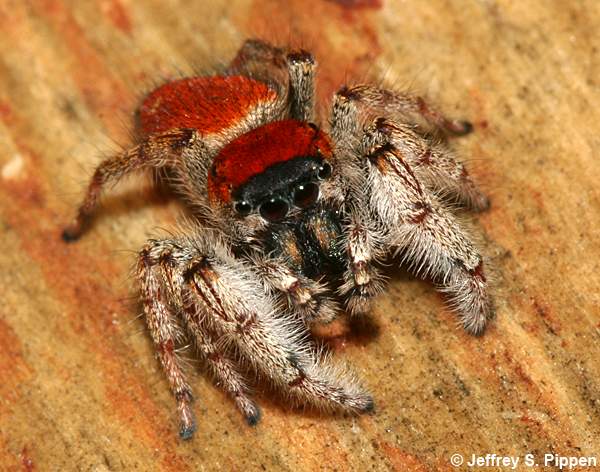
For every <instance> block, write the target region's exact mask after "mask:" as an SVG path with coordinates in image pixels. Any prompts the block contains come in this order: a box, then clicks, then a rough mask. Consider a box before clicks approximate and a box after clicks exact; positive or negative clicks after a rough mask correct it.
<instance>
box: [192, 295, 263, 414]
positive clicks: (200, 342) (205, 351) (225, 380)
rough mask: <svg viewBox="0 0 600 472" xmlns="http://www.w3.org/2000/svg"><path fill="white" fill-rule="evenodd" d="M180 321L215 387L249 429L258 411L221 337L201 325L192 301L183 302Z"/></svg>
mask: <svg viewBox="0 0 600 472" xmlns="http://www.w3.org/2000/svg"><path fill="white" fill-rule="evenodd" d="M184 303H185V307H184V311H183V318H184V320H185V323H186V326H187V328H188V329H189V331H190V332H191V333H192V334H193V335H194V340H195V341H196V348H197V350H198V351H199V353H200V354H201V355H202V357H203V358H204V360H205V361H206V364H207V365H208V367H209V369H210V371H211V373H212V375H213V377H214V379H215V381H216V383H217V385H219V386H220V387H221V388H222V389H223V390H225V391H226V392H227V393H228V394H229V395H230V396H231V398H232V399H233V400H234V402H235V404H236V406H237V407H238V409H239V410H240V411H241V412H242V414H243V415H244V418H246V421H247V422H248V424H249V425H250V426H254V425H256V424H257V423H258V421H259V420H260V409H259V408H258V405H257V404H256V403H255V402H254V400H252V398H251V397H250V395H249V392H248V386H247V383H246V379H244V376H243V375H242V374H241V373H240V372H239V370H238V367H237V365H236V363H235V362H234V361H233V360H232V359H231V358H230V357H229V356H228V355H227V352H228V349H227V346H226V345H223V344H224V343H222V342H220V341H221V339H222V337H221V336H220V335H219V334H218V333H216V332H214V331H213V330H211V329H210V327H209V326H208V325H207V324H206V323H203V322H202V317H201V313H200V312H199V310H198V307H197V306H196V305H195V304H194V303H193V302H191V301H188V302H184Z"/></svg>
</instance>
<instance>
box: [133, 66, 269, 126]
mask: <svg viewBox="0 0 600 472" xmlns="http://www.w3.org/2000/svg"><path fill="white" fill-rule="evenodd" d="M276 99H277V94H276V93H275V91H274V90H273V89H271V88H270V87H269V86H268V85H266V84H265V83H263V82H259V81H258V80H254V79H251V78H249V77H244V76H214V77H192V78H187V79H181V80H177V81H174V82H169V83H167V84H165V85H163V86H161V87H159V88H157V89H156V90H154V91H153V92H152V93H150V94H149V95H148V96H147V97H146V99H145V100H144V102H143V103H142V105H141V107H140V112H139V113H140V126H141V130H142V132H143V133H144V134H146V135H149V134H152V133H160V132H164V131H169V130H171V129H176V128H189V129H196V130H199V131H200V132H202V133H203V134H212V133H220V132H223V131H225V130H227V129H229V128H231V127H233V126H235V125H237V124H239V123H240V122H241V121H243V120H244V119H245V118H246V117H247V116H248V115H250V114H251V113H252V112H253V111H255V110H256V109H258V108H260V107H261V106H264V105H265V104H268V103H270V102H274V101H275V100H276Z"/></svg>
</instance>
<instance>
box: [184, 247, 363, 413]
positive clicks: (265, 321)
mask: <svg viewBox="0 0 600 472" xmlns="http://www.w3.org/2000/svg"><path fill="white" fill-rule="evenodd" d="M194 244H195V246H196V247H202V249H201V251H200V252H202V251H204V249H206V250H207V252H206V253H207V254H210V252H208V251H210V249H209V248H208V247H206V246H204V244H203V243H202V241H195V243H194ZM186 279H187V285H188V294H189V296H190V297H192V299H193V300H194V303H196V304H197V306H198V308H199V310H200V311H201V312H202V313H205V314H206V320H207V322H208V323H211V324H212V326H213V328H214V329H215V330H217V331H218V332H220V333H223V335H224V336H225V337H226V338H227V339H228V340H229V341H230V342H231V343H232V344H233V345H235V346H236V348H237V350H238V352H239V353H240V354H241V355H242V357H243V358H245V359H246V360H247V361H248V362H249V363H250V364H251V365H252V366H253V368H254V369H255V370H256V371H257V372H259V373H260V374H262V376H264V377H266V378H268V379H270V380H271V381H272V382H274V383H275V385H277V386H278V387H279V388H280V389H281V390H282V391H284V392H286V393H287V394H288V395H289V396H290V397H292V398H293V399H295V400H296V401H297V402H300V403H303V404H307V403H308V404H313V405H315V406H319V407H321V408H324V409H341V410H346V411H354V412H364V411H369V410H371V409H372V408H373V401H372V399H371V397H370V396H369V395H368V394H366V393H365V392H363V391H362V390H361V389H360V388H359V386H358V385H357V382H356V381H355V379H354V378H353V377H352V376H351V375H349V374H348V373H346V372H344V371H343V370H340V369H339V368H335V367H334V366H332V365H330V364H329V362H325V361H324V360H323V358H322V357H320V356H319V355H318V354H317V353H316V351H315V349H314V348H313V347H312V346H311V345H310V344H309V343H308V341H307V340H306V336H307V332H306V330H305V328H304V327H303V326H302V324H300V323H298V321H296V320H294V319H292V318H289V317H286V316H284V315H283V314H282V313H281V312H280V311H279V309H278V307H277V304H276V302H275V300H273V298H272V297H270V296H269V295H267V294H266V293H265V291H264V288H263V286H262V283H261V281H260V278H259V276H258V275H257V274H256V273H255V272H254V271H253V270H251V269H250V267H249V266H247V265H245V264H244V263H242V262H240V261H239V260H235V259H232V258H231V257H230V256H226V255H224V254H222V255H221V257H219V258H215V257H198V258H196V259H195V261H194V262H192V263H190V266H189V268H188V270H187V271H186Z"/></svg>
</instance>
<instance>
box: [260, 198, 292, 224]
mask: <svg viewBox="0 0 600 472" xmlns="http://www.w3.org/2000/svg"><path fill="white" fill-rule="evenodd" d="M288 209H289V206H288V204H287V202H286V201H285V200H282V199H281V198H271V199H270V200H269V201H267V202H265V203H263V204H262V205H261V206H260V215H261V216H262V217H263V218H264V219H265V220H267V221H279V220H281V219H282V218H284V217H285V215H287V212H288Z"/></svg>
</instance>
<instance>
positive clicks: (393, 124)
mask: <svg viewBox="0 0 600 472" xmlns="http://www.w3.org/2000/svg"><path fill="white" fill-rule="evenodd" d="M315 71H316V63H315V61H314V59H313V57H312V56H311V55H310V54H309V53H307V52H305V51H289V50H286V49H284V48H278V47H274V46H272V45H270V44H267V43H265V42H262V41H258V40H249V41H246V43H245V44H244V45H243V47H242V48H241V49H240V51H239V52H238V54H237V56H236V58H235V59H234V61H233V62H232V63H231V65H230V66H229V67H228V68H227V69H226V70H224V71H222V72H221V73H220V74H219V75H215V76H209V77H193V78H187V79H181V80H177V81H174V82H170V83H167V84H165V85H163V86H161V87H159V88H158V89H156V90H155V91H153V92H152V93H150V94H149V95H148V96H147V98H146V99H145V100H144V102H143V103H142V105H141V107H140V110H139V117H140V125H141V126H140V128H141V134H142V137H141V139H140V142H139V143H138V144H137V145H136V146H134V147H132V148H130V149H128V150H126V151H124V152H122V153H120V154H118V155H116V156H114V157H112V158H109V159H107V160H106V161H104V162H102V163H101V164H100V166H99V167H98V168H97V169H96V172H95V173H94V176H93V177H92V181H91V183H90V185H89V187H88V190H87V193H86V196H85V198H84V200H83V202H82V204H81V205H80V207H79V211H78V213H77V216H76V218H75V220H74V221H73V223H72V224H71V225H69V226H68V227H67V228H66V229H65V231H64V232H63V237H64V239H65V240H67V241H73V240H75V239H77V238H78V237H79V236H80V235H81V233H82V232H83V230H84V228H85V227H86V226H87V223H88V221H89V219H90V216H91V215H92V213H93V212H94V210H95V208H96V207H97V205H98V201H99V196H100V193H101V190H102V189H103V188H104V187H105V186H106V184H108V183H111V182H115V181H117V180H118V179H120V178H121V177H122V176H124V175H125V174H128V173H130V172H133V171H137V170H141V169H161V168H166V169H168V170H169V172H168V173H165V174H164V175H166V176H168V177H167V178H168V179H169V182H170V183H171V184H172V185H173V186H174V187H175V189H176V190H177V191H178V192H179V194H181V195H182V196H183V197H184V198H185V199H186V201H187V202H188V203H189V206H190V209H191V212H192V214H193V215H194V221H193V223H192V224H188V228H187V233H183V232H182V234H181V236H179V237H173V238H166V239H158V240H150V241H148V243H147V244H146V245H145V247H144V248H143V249H142V250H141V252H140V254H139V258H138V264H137V275H138V278H139V280H140V284H141V297H142V302H143V306H144V314H145V317H146V322H147V324H148V328H149V331H150V335H151V336H152V339H153V341H154V343H155V345H156V349H157V352H158V356H159V359H160V362H161V364H162V366H163V369H164V371H165V373H166V376H167V379H168V381H169V384H170V386H171V389H172V390H173V393H174V395H175V398H176V402H177V408H178V412H179V416H180V435H181V437H183V438H189V437H191V436H192V434H193V432H194V430H195V427H196V426H195V420H194V415H193V413H192V406H191V403H192V390H191V387H190V385H189V383H188V381H187V375H186V373H185V372H184V369H183V367H182V362H181V360H180V359H179V357H178V355H177V346H178V345H181V344H184V343H186V341H187V340H189V339H191V340H192V341H193V344H194V345H195V348H196V350H197V352H198V355H199V356H200V357H201V358H202V359H203V360H204V361H205V365H206V366H207V368H208V370H209V371H210V372H211V373H212V375H213V376H214V378H215V380H216V382H217V383H218V384H219V385H220V386H221V387H222V388H223V389H225V390H226V391H227V392H228V393H229V394H230V396H231V397H232V399H233V401H234V402H235V403H236V404H237V406H238V408H239V409H240V410H241V412H242V413H243V415H244V416H245V418H246V419H247V421H248V422H249V423H250V424H255V423H256V422H257V421H258V419H259V417H260V413H259V409H258V406H257V405H256V403H255V402H254V400H253V399H252V398H251V395H250V393H249V387H248V383H247V381H246V378H247V376H248V374H249V373H256V374H258V375H259V378H263V379H265V380H268V381H271V383H273V384H274V385H275V386H277V387H278V388H279V390H281V391H282V392H284V393H286V394H287V395H288V397H289V398H290V399H291V400H293V401H295V402H297V403H301V404H310V405H315V406H317V407H320V408H323V409H326V410H341V411H349V412H356V413H360V412H365V411H370V410H371V409H372V408H373V400H372V399H371V396H370V395H369V394H368V393H366V392H365V391H364V390H363V388H362V387H361V386H360V385H359V383H358V382H357V380H356V379H355V377H354V376H353V375H352V374H350V373H349V372H347V371H345V370H344V369H341V368H339V367H336V366H334V363H333V361H332V360H331V359H330V357H329V356H327V355H324V354H323V352H322V350H320V349H317V348H315V346H314V345H312V344H311V342H310V341H309V340H308V335H307V333H308V330H307V326H308V325H309V324H311V323H322V322H328V321H330V320H332V319H333V318H334V317H335V316H337V315H338V313H339V312H340V311H342V310H341V307H340V304H343V305H344V306H345V309H346V310H347V311H348V312H350V313H351V314H360V313H363V312H365V311H367V310H368V309H369V306H370V302H371V300H372V299H373V297H374V296H375V295H377V294H378V293H379V292H380V291H381V290H382V288H383V280H382V277H381V275H380V273H379V267H378V266H379V263H380V261H381V260H382V259H383V258H384V257H388V256H389V255H390V254H392V255H395V254H402V258H401V262H403V263H405V264H406V265H407V266H408V268H409V269H412V270H413V271H414V272H416V273H418V274H419V275H424V276H427V277H430V278H431V279H433V280H434V281H435V282H436V284H437V285H438V287H439V288H440V290H442V291H443V292H445V293H446V294H447V295H448V298H449V300H450V301H451V303H452V304H453V306H454V308H455V310H456V312H457V314H458V316H459V318H460V320H461V322H462V324H463V326H464V327H465V329H466V330H467V331H469V332H471V333H474V334H478V333H481V332H482V331H483V329H484V327H485V324H486V322H487V321H488V319H489V318H490V317H491V315H492V303H491V298H490V296H489V294H488V282H487V280H486V277H485V275H484V263H483V259H482V257H481V255H480V254H479V252H478V250H477V249H476V248H475V246H474V244H473V243H472V242H471V240H470V238H469V236H468V235H467V234H466V232H465V230H464V229H463V228H462V227H461V225H460V224H459V223H458V222H457V220H456V218H455V216H454V215H453V213H452V212H451V211H450V210H449V205H448V202H449V201H451V202H452V203H453V204H454V205H456V204H460V205H463V206H464V207H468V208H470V209H473V210H477V211H479V210H484V209H486V208H487V207H488V200H487V198H486V197H485V196H484V195H483V194H482V193H481V191H480V190H479V189H478V188H477V186H476V185H475V183H474V182H473V181H472V179H471V178H470V176H469V174H468V172H467V171H466V169H465V167H464V166H463V165H462V164H461V163H460V162H458V161H457V160H455V159H454V157H453V155H452V153H451V151H450V150H449V148H448V146H447V145H446V144H444V142H443V141H440V140H436V141H434V140H432V139H431V138H430V137H429V136H431V135H432V134H435V133H446V134H455V135H461V134H466V133H468V132H469V131H471V126H470V124H469V123H468V122H464V121H456V120H450V119H447V118H445V117H444V116H443V115H442V114H440V113H439V112H437V111H436V110H435V109H433V108H432V107H430V106H429V105H428V104H427V103H426V102H425V101H424V100H423V99H422V98H420V97H417V96H412V95H409V94H405V93H401V92H396V91H391V90H386V89H381V88H378V87H375V86H372V85H355V86H351V87H343V88H342V89H340V91H339V92H338V93H337V94H335V96H334V98H333V106H332V109H331V113H330V116H329V119H328V125H327V126H326V127H319V126H317V125H316V124H314V122H315V116H314V110H315V103H314V102H315V91H314V79H315Z"/></svg>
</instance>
